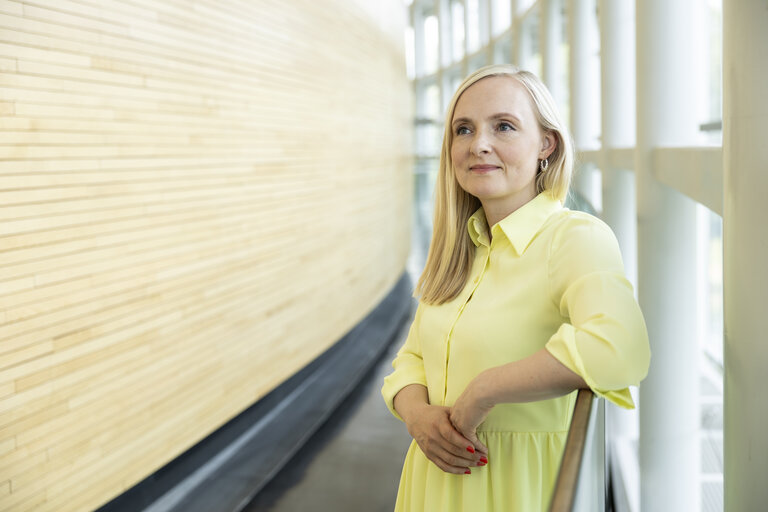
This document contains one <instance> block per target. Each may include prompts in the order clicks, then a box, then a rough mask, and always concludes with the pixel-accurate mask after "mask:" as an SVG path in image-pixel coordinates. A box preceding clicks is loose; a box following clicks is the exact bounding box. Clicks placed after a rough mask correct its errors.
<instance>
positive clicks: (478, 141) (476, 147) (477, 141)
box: [469, 130, 491, 155]
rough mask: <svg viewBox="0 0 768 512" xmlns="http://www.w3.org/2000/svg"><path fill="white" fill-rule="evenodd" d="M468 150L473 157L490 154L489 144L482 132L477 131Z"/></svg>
mask: <svg viewBox="0 0 768 512" xmlns="http://www.w3.org/2000/svg"><path fill="white" fill-rule="evenodd" d="M469 150H470V151H471V152H472V154H473V155H483V154H487V153H490V152H491V144H490V141H489V140H488V136H487V135H486V134H485V132H484V131H480V130H478V131H477V132H476V133H475V136H474V138H473V139H472V144H470V147H469Z"/></svg>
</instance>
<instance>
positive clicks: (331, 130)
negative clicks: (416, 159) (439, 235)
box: [0, 0, 411, 512]
mask: <svg viewBox="0 0 768 512" xmlns="http://www.w3.org/2000/svg"><path fill="white" fill-rule="evenodd" d="M404 26H405V11H404V8H403V6H402V2H401V0H390V1H387V2H382V1H379V0H370V1H365V0H355V1H351V0H322V1H317V0H292V1H290V2H282V1H269V0H254V1H243V0H217V1H213V0H208V1H186V0H162V1H160V0H56V1H55V2H50V1H44V0H39V1H12V0H0V509H2V510H4V511H6V510H8V511H10V510H12V511H28V510H34V511H57V512H61V511H68V510H91V509H93V508H96V507H98V506H99V505H101V504H103V503H104V502H106V501H108V500H109V499H111V498H112V497H114V496H116V495H118V494H120V493H121V492H122V491H123V490H125V489H126V488H129V487H130V486H132V485H134V484H135V483H136V482H138V481H140V480H141V479H142V478H144V477H146V476H147V475H148V474H150V473H152V472H153V471H155V470H156V469H157V468H159V467H161V466H163V465H164V464H165V463H167V462H168V461H169V460H171V459H173V458H174V457H175V456H177V455H178V454H179V453H181V452H183V451H184V450H185V449H186V448H188V447H189V446H191V445H192V444H194V443H195V442H196V441H198V440H200V439H201V438H203V437H204V436H206V435H207V434H208V433H210V432H211V431H213V430H214V429H216V428H217V427H219V426H220V425H222V424H223V423H225V422H226V421H227V420H228V419H230V418H231V417H233V416H234V415H236V414H237V413H238V412H240V411H242V410H243V409H245V408H246V407H247V406H248V405H250V404H252V403H253V402H254V401H256V400H258V399H259V398H260V397H261V396H263V395H264V394H265V393H266V392H268V391H269V390H271V389H272V388H273V387H275V386H276V385H278V384H279V383H280V382H282V381H283V380H284V379H286V378H287V377H288V376H290V375H291V374H293V373H294V372H295V371H297V370H298V369H299V368H301V367H302V366H304V365H305V364H306V363H308V362H309V361H311V360H312V359H313V358H314V357H316V356H317V355H318V354H320V353H321V352H322V351H324V350H325V349H326V348H328V347H329V346H330V345H331V344H332V343H333V342H334V341H335V340H337V339H339V338H340V337H341V336H342V335H343V334H344V333H345V332H346V331H347V330H348V329H350V328H351V327H352V326H353V325H355V324H356V322H357V321H358V320H359V319H361V318H363V317H364V316H365V314H366V313H367V312H368V311H369V310H370V309H371V308H372V307H373V306H374V305H375V304H376V303H377V302H378V301H379V299H380V298H381V297H383V296H384V295H385V294H386V292H387V291H388V289H389V287H390V286H391V285H393V284H394V283H395V281H396V280H397V278H398V277H399V275H400V274H401V272H402V270H403V269H404V266H405V260H406V255H407V250H408V243H409V236H408V232H409V224H410V156H409V155H410V147H409V141H410V130H411V128H410V124H411V93H410V88H409V85H408V81H407V78H406V76H405V64H404V56H403V55H404V52H403V49H402V41H403V35H402V34H403V28H404Z"/></svg>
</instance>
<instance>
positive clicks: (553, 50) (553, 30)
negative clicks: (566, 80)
mask: <svg viewBox="0 0 768 512" xmlns="http://www.w3.org/2000/svg"><path fill="white" fill-rule="evenodd" d="M561 2H562V0H541V1H540V2H539V5H540V7H539V9H540V13H541V22H540V24H539V27H540V29H539V46H540V47H541V80H542V81H543V82H544V83H545V84H546V85H547V88H549V91H550V92H551V93H552V96H553V97H554V98H555V102H556V103H557V105H558V106H562V105H563V103H564V102H563V94H562V92H561V90H560V89H561V84H560V73H561V71H560V68H561V66H562V64H561V59H560V43H561V39H562V34H561V32H562V30H561V29H562V24H563V19H562V14H561V13H562V4H561Z"/></svg>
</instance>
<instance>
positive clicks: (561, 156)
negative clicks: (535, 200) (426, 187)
mask: <svg viewBox="0 0 768 512" xmlns="http://www.w3.org/2000/svg"><path fill="white" fill-rule="evenodd" d="M490 76H509V77H512V78H514V79H515V80H517V81H518V82H520V83H521V84H522V85H523V87H525V88H526V90H527V91H528V93H529V94H530V96H531V99H532V100H533V106H534V113H535V114H536V117H537V119H538V121H539V125H540V127H541V130H542V131H544V132H550V133H552V134H553V135H554V136H555V138H556V139H557V144H556V145H555V150H554V151H553V152H552V154H551V155H549V158H548V160H549V167H548V168H547V172H541V171H538V173H537V175H536V191H537V193H541V192H545V191H546V192H548V193H549V194H550V195H551V196H552V197H553V198H554V199H558V200H559V201H561V202H563V201H565V197H566V195H567V194H568V188H569V186H570V183H571V176H572V174H573V161H574V152H573V142H572V141H571V136H570V134H569V133H568V130H567V128H566V127H565V124H564V123H563V121H562V119H561V118H560V115H559V113H558V111H557V107H556V105H555V101H554V99H553V98H552V95H551V94H550V92H549V90H548V89H547V87H546V86H545V85H544V84H543V83H542V81H541V80H540V79H539V78H538V77H537V76H536V75H534V74H533V73H531V72H529V71H522V70H520V69H518V68H517V67H515V66H512V65H510V64H497V65H491V66H486V67H483V68H480V69H478V70H477V71H475V72H474V73H472V74H471V75H469V76H468V77H467V78H466V79H465V80H464V82H462V83H461V85H459V88H458V89H457V90H456V93H455V94H454V95H453V98H452V99H451V102H450V104H449V105H448V111H447V112H446V116H445V131H444V134H443V146H442V149H441V152H440V168H439V171H438V176H437V184H436V187H435V213H434V222H433V230H432V241H431V243H430V245H429V254H428V255H427V263H426V265H425V267H424V271H423V272H422V274H421V277H420V278H419V282H418V283H417V284H416V290H415V292H414V295H415V296H416V297H418V298H419V299H420V300H421V301H422V302H425V303H427V304H442V303H444V302H448V301H449V300H451V299H453V298H455V297H456V296H457V295H458V294H459V293H460V292H461V290H462V289H463V288H464V285H465V284H466V282H467V279H468V277H469V271H470V268H471V266H472V259H473V258H474V252H475V245H474V243H472V240H471V238H470V237H469V233H468V232H467V222H468V221H469V218H470V217H471V216H472V214H473V213H475V211H476V210H477V209H478V208H479V207H480V201H479V200H478V199H477V198H476V197H474V196H473V195H471V194H468V193H467V192H465V191H464V190H463V189H462V188H461V187H460V186H459V184H458V182H457V181H456V177H455V174H454V170H453V162H452V161H451V144H452V143H453V130H452V129H451V122H452V121H453V114H454V111H455V110H456V103H457V102H458V101H459V98H460V97H461V95H462V94H463V93H464V91H466V90H467V89H468V88H469V87H471V86H472V85H473V84H474V83H476V82H478V81H479V80H482V79H483V78H487V77H490Z"/></svg>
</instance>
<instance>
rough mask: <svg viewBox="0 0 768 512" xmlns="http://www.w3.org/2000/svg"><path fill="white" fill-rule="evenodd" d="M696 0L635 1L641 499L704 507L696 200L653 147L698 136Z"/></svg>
mask: <svg viewBox="0 0 768 512" xmlns="http://www.w3.org/2000/svg"><path fill="white" fill-rule="evenodd" d="M696 8H697V5H696V3H695V0H642V1H639V2H637V3H636V11H635V16H636V59H637V68H636V69H637V71H636V80H637V86H636V90H637V146H636V152H635V177H636V184H637V217H638V281H639V282H638V295H639V300H640V306H641V307H642V309H643V313H644V315H645V319H646V323H647V325H648V334H649V338H650V342H651V353H652V360H651V367H650V371H649V374H648V377H647V378H646V379H645V380H644V381H643V383H642V384H641V386H640V474H641V482H640V489H641V492H640V506H641V510H643V511H644V512H663V511H679V510H691V511H696V510H699V509H700V503H701V492H700V482H699V471H700V446H699V442H700V441H699V435H698V432H699V421H700V416H699V406H698V401H699V390H698V379H699V375H698V365H697V364H696V361H697V354H698V339H697V338H698V334H699V333H698V332H697V329H698V322H697V308H696V297H697V292H698V290H697V274H696V272H697V270H696V269H697V265H696V258H697V251H696V247H697V245H696V234H695V232H696V230H695V226H696V205H695V203H694V202H693V201H692V200H690V199H688V198H687V197H685V196H683V195H682V194H680V193H678V192H677V191H675V190H673V189H671V188H669V187H667V186H666V185H664V184H662V183H660V182H659V181H658V180H657V179H656V178H655V176H654V172H655V171H654V168H653V165H654V159H653V151H654V150H655V148H658V147H664V146H673V147H675V146H689V145H692V144H693V143H694V142H695V140H696V137H697V133H698V123H697V122H696V115H695V113H696V102H695V98H694V97H693V96H692V95H691V94H690V88H691V87H692V84H690V83H689V81H690V80H692V79H694V75H693V69H692V67H691V66H692V62H691V61H692V60H693V59H691V55H694V54H695V53H696V51H698V49H697V48H696V47H695V44H694V39H693V33H692V30H693V27H692V26H691V23H690V22H689V18H690V13H691V12H693V10H695V9H696Z"/></svg>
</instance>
